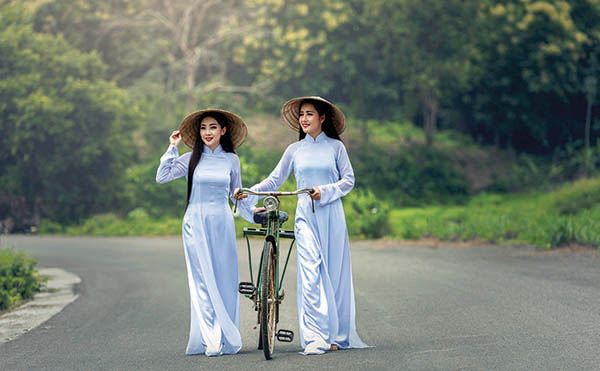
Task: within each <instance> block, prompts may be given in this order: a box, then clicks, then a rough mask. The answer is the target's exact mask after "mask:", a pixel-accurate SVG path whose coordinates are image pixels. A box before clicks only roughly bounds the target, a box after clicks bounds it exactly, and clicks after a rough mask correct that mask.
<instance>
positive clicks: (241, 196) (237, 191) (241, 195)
mask: <svg viewBox="0 0 600 371" xmlns="http://www.w3.org/2000/svg"><path fill="white" fill-rule="evenodd" d="M246 197H248V195H247V194H246V193H240V189H239V188H236V189H235V191H234V192H233V198H235V199H236V200H243V199H244V198H246Z"/></svg>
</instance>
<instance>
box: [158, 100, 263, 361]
mask: <svg viewBox="0 0 600 371" xmlns="http://www.w3.org/2000/svg"><path fill="white" fill-rule="evenodd" d="M246 132H247V129H246V124H245V123H244V121H243V120H242V119H241V118H240V117H239V116H237V115H235V114H233V113H231V112H228V111H223V110H214V109H212V110H201V111H197V112H194V113H192V114H190V115H188V116H187V117H186V118H185V119H184V120H183V122H182V123H181V125H180V127H179V130H177V131H174V132H173V133H172V134H171V136H170V138H169V141H170V145H169V148H168V150H167V152H165V154H164V155H163V156H162V157H161V159H160V166H159V167H158V171H157V174H156V181H157V182H158V183H165V182H169V181H171V180H174V179H178V178H181V177H184V176H186V177H187V180H188V187H187V189H188V192H187V207H186V212H185V215H184V217H183V244H184V252H185V261H186V267H187V272H188V284H189V289H190V304H191V320H190V335H189V341H188V345H187V349H186V354H188V355H191V354H206V355H207V356H217V355H222V354H234V353H237V352H238V351H239V350H240V349H241V347H242V339H241V336H240V330H239V327H240V309H239V308H240V302H239V294H238V291H237V285H238V281H239V279H238V257H237V248H236V240H235V226H234V222H233V214H232V213H231V208H230V207H229V203H228V201H227V199H228V196H229V195H230V194H231V193H232V192H233V190H234V189H236V188H239V187H240V186H241V175H240V174H241V173H240V162H239V159H238V157H237V155H236V154H235V153H234V149H235V148H237V147H239V146H240V145H241V144H242V142H243V141H244V139H245V138H246ZM182 140H183V142H184V143H185V144H186V145H187V146H188V147H190V148H192V149H193V151H192V152H188V153H186V154H184V155H182V156H179V152H178V150H177V146H178V145H179V143H180V142H181V141H182ZM238 207H240V212H241V214H242V216H243V217H244V218H245V219H247V220H248V221H250V222H252V216H253V215H252V211H251V209H250V207H249V205H247V204H246V202H244V203H241V204H239V205H238Z"/></svg>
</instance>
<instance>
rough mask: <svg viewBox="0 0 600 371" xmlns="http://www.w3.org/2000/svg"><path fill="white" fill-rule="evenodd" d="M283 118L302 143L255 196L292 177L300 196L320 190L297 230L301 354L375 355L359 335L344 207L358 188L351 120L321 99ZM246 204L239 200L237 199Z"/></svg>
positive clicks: (303, 206) (296, 105)
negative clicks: (344, 136) (351, 351)
mask: <svg viewBox="0 0 600 371" xmlns="http://www.w3.org/2000/svg"><path fill="white" fill-rule="evenodd" d="M281 115H282V117H283V119H284V121H285V122H286V123H287V124H288V125H289V126H290V127H291V128H292V129H293V130H295V131H297V132H299V141H298V142H295V143H293V144H291V145H290V146H288V148H287V149H286V150H285V153H284V154H283V157H282V158H281V160H280V161H279V164H277V167H276V168H275V169H274V170H273V172H272V173H271V174H270V175H269V177H268V178H267V179H265V180H263V181H262V182H260V183H259V184H256V185H255V186H253V187H252V188H251V190H253V191H256V192H269V191H276V190H277V189H278V188H279V187H281V185H282V184H283V183H284V182H285V181H286V180H287V178H288V176H289V174H290V172H292V171H293V172H294V176H295V177H296V181H297V185H298V188H299V189H301V188H312V189H313V193H312V194H311V195H310V196H308V195H305V194H304V195H299V196H298V204H297V207H296V220H295V225H294V230H295V235H296V243H297V254H298V255H297V256H298V259H297V260H298V277H297V281H298V282H297V291H298V298H297V300H298V321H299V335H300V343H301V345H302V348H304V352H303V353H302V354H322V353H324V352H325V351H328V350H337V349H338V348H365V347H368V345H366V344H365V343H364V342H362V340H361V339H360V337H359V336H358V333H357V332H356V326H355V308H354V288H353V285H352V272H351V267H350V245H349V242H348V230H347V228H346V219H345V215H344V209H343V207H342V202H341V197H343V196H345V195H346V194H347V193H348V192H350V190H352V188H353V187H354V172H353V170H352V165H351V164H350V160H349V159H348V154H347V153H346V148H345V147H344V144H343V143H342V141H341V140H340V137H339V134H341V133H342V132H343V131H344V129H345V126H346V118H345V116H344V114H343V113H342V111H341V110H340V109H339V108H338V107H336V106H335V105H333V104H332V103H330V102H328V101H327V100H325V99H323V98H320V97H301V98H295V99H292V100H290V101H288V102H287V103H285V104H284V105H283V107H282V109H281ZM244 197H245V195H237V194H236V198H238V199H241V198H244ZM311 197H312V198H313V199H314V200H315V212H314V213H313V212H312V203H311V199H310V198H311ZM254 199H255V198H252V200H254ZM257 210H258V209H257Z"/></svg>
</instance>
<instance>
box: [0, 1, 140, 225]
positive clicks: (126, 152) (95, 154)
mask: <svg viewBox="0 0 600 371" xmlns="http://www.w3.org/2000/svg"><path fill="white" fill-rule="evenodd" d="M0 12H1V13H0V55H2V58H1V59H0V102H2V104H1V105H0V132H1V133H2V135H1V136H0V213H1V215H0V219H2V220H5V219H7V218H10V219H12V221H13V222H14V223H15V224H16V228H17V229H24V228H26V227H27V226H28V225H35V224H37V223H38V222H39V220H40V218H41V217H47V218H50V219H53V220H55V221H58V222H60V223H71V222H76V221H78V220H79V219H80V218H82V217H85V216H87V215H89V214H90V213H91V212H98V211H103V210H107V209H110V208H115V207H116V201H117V199H118V194H119V190H120V189H121V187H122V179H123V176H124V171H125V168H126V166H127V165H128V164H129V163H130V162H131V160H132V157H133V155H134V153H133V152H132V134H131V132H132V129H133V128H134V127H135V125H136V122H138V120H139V118H138V117H139V116H140V112H138V110H137V108H136V106H135V105H133V104H131V102H130V101H129V98H128V96H127V94H126V93H125V92H124V91H122V90H120V89H118V88H117V87H116V86H115V84H114V83H110V82H107V81H105V80H103V79H102V77H103V75H104V73H105V66H104V65H103V64H102V63H101V61H100V59H99V58H98V56H97V55H96V54H95V53H90V54H85V53H81V52H79V51H77V50H75V49H73V48H72V47H70V46H69V45H68V44H67V43H66V42H65V41H64V40H63V39H62V38H60V37H59V38H55V37H52V36H50V35H44V34H38V33H35V32H34V31H33V28H32V25H31V23H30V21H29V19H30V17H29V16H28V15H27V14H26V13H25V12H24V11H23V9H22V8H20V7H18V6H10V5H9V6H2V7H0Z"/></svg>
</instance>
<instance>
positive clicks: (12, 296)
mask: <svg viewBox="0 0 600 371" xmlns="http://www.w3.org/2000/svg"><path fill="white" fill-rule="evenodd" d="M36 265H37V262H36V260H34V259H32V258H30V257H28V256H27V255H25V253H23V252H16V251H14V250H13V249H6V248H3V249H0V310H8V309H11V308H14V307H15V306H16V305H18V304H19V302H20V301H21V300H23V299H29V298H31V297H33V295H34V294H35V293H37V292H39V291H41V289H42V287H43V284H44V282H45V281H46V280H45V279H42V278H41V277H40V276H39V274H38V272H37V271H36V270H35V266H36Z"/></svg>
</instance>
